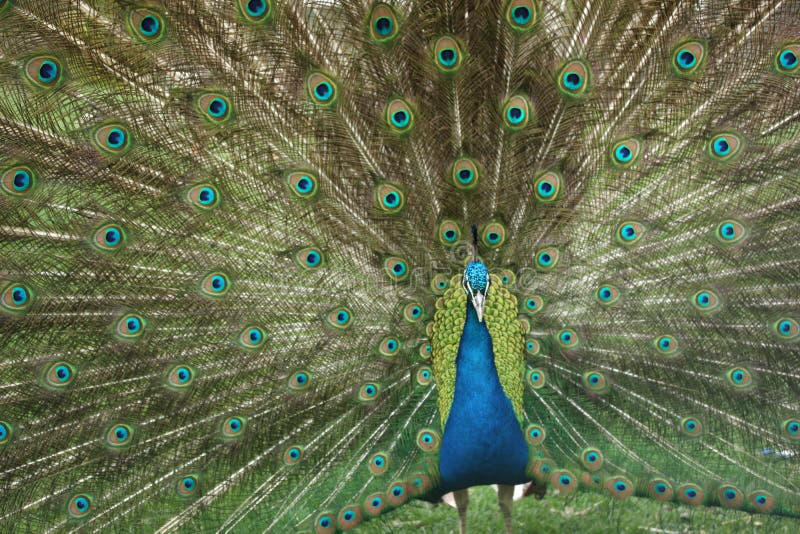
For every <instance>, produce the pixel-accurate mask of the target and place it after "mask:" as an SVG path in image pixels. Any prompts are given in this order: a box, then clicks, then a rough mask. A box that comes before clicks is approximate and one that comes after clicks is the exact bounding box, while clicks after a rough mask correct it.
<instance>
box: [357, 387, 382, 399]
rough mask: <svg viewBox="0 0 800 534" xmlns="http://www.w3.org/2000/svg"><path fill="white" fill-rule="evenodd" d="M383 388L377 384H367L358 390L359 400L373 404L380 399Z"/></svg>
mask: <svg viewBox="0 0 800 534" xmlns="http://www.w3.org/2000/svg"><path fill="white" fill-rule="evenodd" d="M380 391H381V388H380V386H379V385H378V384H376V383H375V382H367V383H365V384H362V385H361V387H360V388H358V400H360V401H362V402H372V401H374V400H375V399H377V398H378V394H379V393H380Z"/></svg>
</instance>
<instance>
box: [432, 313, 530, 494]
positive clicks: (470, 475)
mask: <svg viewBox="0 0 800 534" xmlns="http://www.w3.org/2000/svg"><path fill="white" fill-rule="evenodd" d="M527 460H528V446H527V444H526V442H525V437H524V436H523V434H522V430H521V429H520V426H519V422H518V421H517V418H516V415H515V414H514V409H513V408H512V407H511V401H510V400H509V399H508V397H507V396H506V394H505V392H504V391H503V388H502V386H501V385H500V379H499V377H498V376H497V369H496V368H495V365H494V351H493V350H492V338H491V336H490V335H489V330H488V329H487V328H486V323H482V322H479V321H478V316H477V314H476V313H475V310H474V309H473V307H472V305H471V304H470V302H469V301H467V320H466V322H465V324H464V331H463V333H462V334H461V343H460V344H459V347H458V356H457V357H456V389H455V395H454V397H453V405H452V406H451V408H450V415H449V416H448V418H447V422H446V424H445V428H444V435H443V436H442V447H441V452H440V456H439V471H440V474H441V477H442V485H443V488H442V489H443V490H444V491H454V490H458V489H463V488H468V487H471V486H481V485H486V484H519V483H522V482H525V481H526V480H527V477H526V476H525V465H526V463H527Z"/></svg>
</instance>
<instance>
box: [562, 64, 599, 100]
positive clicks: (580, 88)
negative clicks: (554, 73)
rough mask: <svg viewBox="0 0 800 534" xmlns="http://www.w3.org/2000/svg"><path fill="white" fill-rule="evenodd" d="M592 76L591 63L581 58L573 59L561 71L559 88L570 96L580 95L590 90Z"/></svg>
mask: <svg viewBox="0 0 800 534" xmlns="http://www.w3.org/2000/svg"><path fill="white" fill-rule="evenodd" d="M591 77H592V71H591V69H590V68H589V64H588V63H586V62H584V61H581V60H580V59H573V60H571V61H568V62H567V63H566V64H565V65H564V66H563V67H562V68H561V71H559V73H558V89H559V90H560V91H561V92H562V93H563V94H565V95H567V96H568V97H572V98H576V97H580V96H582V95H583V94H585V93H586V91H588V89H589V84H590V83H591Z"/></svg>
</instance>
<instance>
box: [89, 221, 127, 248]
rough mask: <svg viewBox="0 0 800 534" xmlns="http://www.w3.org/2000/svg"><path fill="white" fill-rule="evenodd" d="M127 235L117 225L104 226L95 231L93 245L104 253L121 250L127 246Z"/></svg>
mask: <svg viewBox="0 0 800 534" xmlns="http://www.w3.org/2000/svg"><path fill="white" fill-rule="evenodd" d="M126 240H127V235H126V233H125V230H123V229H122V227H121V226H119V225H117V224H104V225H103V226H101V227H100V228H98V229H97V230H95V231H94V236H93V238H92V244H93V245H94V246H95V248H98V249H100V250H104V251H112V250H119V249H121V248H122V247H123V246H124V245H125V241H126Z"/></svg>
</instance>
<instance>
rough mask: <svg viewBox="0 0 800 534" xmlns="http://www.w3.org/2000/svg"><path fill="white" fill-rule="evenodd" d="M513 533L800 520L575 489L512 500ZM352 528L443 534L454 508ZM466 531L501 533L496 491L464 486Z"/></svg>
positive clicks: (762, 526) (734, 527)
mask: <svg viewBox="0 0 800 534" xmlns="http://www.w3.org/2000/svg"><path fill="white" fill-rule="evenodd" d="M513 521H514V532H515V533H517V534H522V533H529V532H536V533H543V534H547V533H556V532H568V533H608V532H641V533H643V532H654V533H659V532H662V533H673V532H674V533H692V532H697V533H702V532H715V533H716V532H722V533H726V532H730V533H737V534H738V533H744V532H764V533H769V534H772V533H787V534H795V533H797V532H800V519H795V518H788V517H773V516H766V515H756V514H750V513H747V512H738V511H732V510H724V509H722V508H719V507H708V508H703V507H691V506H686V505H682V504H677V503H668V504H664V503H658V502H655V501H651V500H649V499H643V498H638V497H631V498H630V499H627V500H625V501H619V500H617V499H614V498H613V497H611V496H606V495H603V494H599V493H578V494H573V495H569V496H567V497H560V496H558V495H555V494H553V492H552V491H551V492H549V493H548V494H547V495H546V496H545V498H544V499H542V500H536V499H535V498H533V497H529V498H526V499H523V500H521V501H516V502H515V503H514V513H513ZM355 532H357V533H359V534H366V533H376V534H377V533H384V532H398V533H400V532H414V533H416V534H445V533H450V532H454V533H457V532H458V513H457V512H456V510H455V509H454V508H451V507H450V506H447V505H444V504H442V505H438V506H433V505H430V504H428V503H425V502H421V501H413V502H411V503H409V504H407V505H406V506H403V507H402V508H400V509H398V510H395V511H393V512H390V513H388V514H386V515H385V516H384V517H382V518H381V519H379V520H373V521H368V522H366V523H364V524H362V525H361V526H360V527H358V528H357V529H356V530H355ZM467 532H468V533H469V534H484V533H485V534H503V532H504V531H503V518H502V515H501V513H500V509H499V508H498V506H497V495H496V494H495V492H494V490H493V489H492V488H491V487H488V486H487V487H480V488H473V489H472V490H470V505H469V510H468V514H467Z"/></svg>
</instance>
